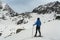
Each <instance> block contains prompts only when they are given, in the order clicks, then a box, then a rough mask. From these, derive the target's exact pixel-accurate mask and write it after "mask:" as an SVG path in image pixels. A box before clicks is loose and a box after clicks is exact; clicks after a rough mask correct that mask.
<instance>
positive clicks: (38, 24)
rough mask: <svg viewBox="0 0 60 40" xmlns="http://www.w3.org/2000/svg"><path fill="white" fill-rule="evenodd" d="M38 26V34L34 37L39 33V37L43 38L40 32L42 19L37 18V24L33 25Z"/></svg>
mask: <svg viewBox="0 0 60 40" xmlns="http://www.w3.org/2000/svg"><path fill="white" fill-rule="evenodd" d="M34 25H36V33H35V35H34V37H36V36H37V31H38V32H39V37H41V32H40V26H41V21H40V18H37V21H36V23H34V24H33V26H34Z"/></svg>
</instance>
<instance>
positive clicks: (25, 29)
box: [0, 1, 60, 40]
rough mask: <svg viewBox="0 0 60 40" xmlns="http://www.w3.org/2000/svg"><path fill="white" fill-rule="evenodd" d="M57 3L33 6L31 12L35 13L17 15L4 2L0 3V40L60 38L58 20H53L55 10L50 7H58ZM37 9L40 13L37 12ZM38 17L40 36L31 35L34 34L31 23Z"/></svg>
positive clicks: (55, 39) (59, 22)
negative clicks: (40, 23)
mask: <svg viewBox="0 0 60 40" xmlns="http://www.w3.org/2000/svg"><path fill="white" fill-rule="evenodd" d="M57 4H58V5H59V4H60V3H59V2H58V1H57V2H52V3H48V4H46V5H41V6H39V7H37V8H35V9H34V10H33V12H37V13H33V12H25V13H21V14H19V15H18V14H17V13H16V12H14V10H12V9H11V8H10V7H9V6H8V5H7V4H6V3H1V4H0V40H60V31H59V30H60V29H59V28H60V27H59V26H60V21H59V20H55V18H56V16H55V14H56V11H55V10H53V9H52V8H51V7H52V6H53V5H54V6H53V8H55V9H57V8H59V6H56V5H57ZM50 8H51V9H50ZM45 9H47V11H46V12H47V13H45V14H43V12H45ZM42 10H44V11H42ZM38 11H39V12H41V13H42V14H38V13H39V12H38ZM49 12H51V13H49ZM15 13H16V14H15ZM38 17H39V18H40V20H41V22H42V25H41V34H42V36H43V37H42V38H40V37H37V38H34V37H33V36H34V34H35V27H33V24H34V23H35V21H36V19H37V18H38Z"/></svg>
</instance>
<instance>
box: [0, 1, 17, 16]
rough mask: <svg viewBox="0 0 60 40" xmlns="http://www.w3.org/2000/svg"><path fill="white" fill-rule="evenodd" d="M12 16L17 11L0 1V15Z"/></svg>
mask: <svg viewBox="0 0 60 40" xmlns="http://www.w3.org/2000/svg"><path fill="white" fill-rule="evenodd" d="M4 14H6V15H8V16H14V15H16V14H17V13H16V12H15V11H14V10H13V9H12V8H11V7H10V6H9V5H8V4H6V3H3V2H0V15H4Z"/></svg>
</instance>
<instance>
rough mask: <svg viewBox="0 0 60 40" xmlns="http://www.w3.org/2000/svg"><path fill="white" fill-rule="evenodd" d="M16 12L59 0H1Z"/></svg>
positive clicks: (26, 10)
mask: <svg viewBox="0 0 60 40" xmlns="http://www.w3.org/2000/svg"><path fill="white" fill-rule="evenodd" d="M2 1H3V2H5V3H7V4H8V5H9V6H10V7H11V8H12V9H13V10H14V11H16V12H18V13H22V12H29V11H32V10H33V9H34V8H35V7H37V6H39V5H41V4H46V3H49V2H53V1H59V0H2Z"/></svg>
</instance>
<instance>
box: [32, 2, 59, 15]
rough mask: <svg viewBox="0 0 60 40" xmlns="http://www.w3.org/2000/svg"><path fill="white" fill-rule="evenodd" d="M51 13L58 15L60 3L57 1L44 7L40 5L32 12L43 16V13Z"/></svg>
mask: <svg viewBox="0 0 60 40" xmlns="http://www.w3.org/2000/svg"><path fill="white" fill-rule="evenodd" d="M53 11H55V12H57V13H58V14H59V13H60V2H59V1H55V2H50V3H48V4H45V5H40V6H38V7H36V8H35V9H33V11H32V12H35V13H38V14H41V13H43V14H45V13H51V12H53Z"/></svg>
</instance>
